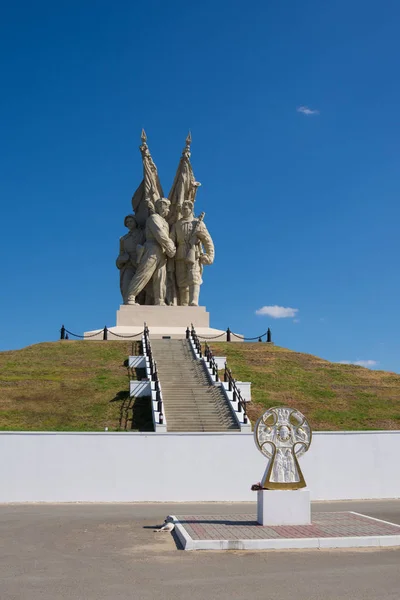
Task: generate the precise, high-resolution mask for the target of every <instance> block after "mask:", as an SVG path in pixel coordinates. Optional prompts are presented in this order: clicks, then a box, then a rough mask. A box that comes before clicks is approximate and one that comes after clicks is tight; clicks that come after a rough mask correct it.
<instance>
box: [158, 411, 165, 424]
mask: <svg viewBox="0 0 400 600" xmlns="http://www.w3.org/2000/svg"><path fill="white" fill-rule="evenodd" d="M158 423H159V425H162V424H163V423H164V419H163V414H162V412H160V416H159V417H158Z"/></svg>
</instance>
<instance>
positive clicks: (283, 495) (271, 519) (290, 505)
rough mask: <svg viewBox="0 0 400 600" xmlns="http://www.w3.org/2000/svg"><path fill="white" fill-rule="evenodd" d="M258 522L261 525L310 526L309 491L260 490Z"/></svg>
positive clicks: (258, 495) (258, 496) (258, 493)
mask: <svg viewBox="0 0 400 600" xmlns="http://www.w3.org/2000/svg"><path fill="white" fill-rule="evenodd" d="M257 521H258V523H260V525H310V523H311V504H310V492H309V491H308V490H259V491H258V492H257Z"/></svg>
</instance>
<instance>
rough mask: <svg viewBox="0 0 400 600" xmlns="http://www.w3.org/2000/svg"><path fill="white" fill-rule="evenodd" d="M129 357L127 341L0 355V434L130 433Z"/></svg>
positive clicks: (69, 344) (82, 343)
mask: <svg viewBox="0 0 400 600" xmlns="http://www.w3.org/2000/svg"><path fill="white" fill-rule="evenodd" d="M136 351H137V350H136ZM131 353H132V343H131V342H119V341H118V342H114V341H110V342H97V341H92V342H88V341H72V340H71V341H63V342H51V343H43V344H36V345H34V346H28V347H27V348H23V349H22V350H15V351H10V352H1V353H0V429H1V430H3V431H7V430H8V431H10V430H24V431H49V430H51V431H102V430H104V428H105V427H108V428H109V430H110V431H118V430H125V429H128V430H129V429H131V428H132V409H133V404H134V401H133V400H132V399H130V398H129V393H128V390H129V376H128V370H127V368H126V364H124V363H125V361H126V359H127V357H128V355H129V354H131ZM140 424H141V422H140V420H139V427H140ZM145 428H146V427H145ZM147 430H148V427H147Z"/></svg>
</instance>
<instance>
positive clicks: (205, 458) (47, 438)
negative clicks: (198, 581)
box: [0, 431, 400, 502]
mask: <svg viewBox="0 0 400 600" xmlns="http://www.w3.org/2000/svg"><path fill="white" fill-rule="evenodd" d="M0 453H1V463H0V502H143V501H161V502H164V501H206V500H214V501H245V500H250V501H251V500H253V501H254V502H256V492H251V491H250V486H251V485H252V484H253V483H256V482H258V481H260V480H261V478H262V475H263V472H264V469H265V467H266V460H265V459H264V458H263V457H262V455H261V454H260V452H258V450H257V449H256V447H255V445H254V441H253V436H252V434H237V433H236V434H235V433H228V434H222V433H221V434H219V433H218V434H211V433H210V434H204V433H202V434H196V433H194V434H191V433H184V434H175V433H166V434H151V433H149V434H147V433H146V434H145V433H110V432H109V433H17V432H15V433H14V432H12V433H8V432H2V433H0ZM399 455H400V431H385V432H362V433H355V432H332V433H315V434H314V435H313V440H312V444H311V448H310V450H309V452H308V453H307V454H306V455H305V456H304V457H302V458H301V459H300V466H301V468H302V470H303V473H304V476H305V479H306V481H307V484H308V487H309V489H310V491H311V498H312V499H313V500H336V499H357V498H358V499H360V498H399V497H400V461H399V458H398V457H399Z"/></svg>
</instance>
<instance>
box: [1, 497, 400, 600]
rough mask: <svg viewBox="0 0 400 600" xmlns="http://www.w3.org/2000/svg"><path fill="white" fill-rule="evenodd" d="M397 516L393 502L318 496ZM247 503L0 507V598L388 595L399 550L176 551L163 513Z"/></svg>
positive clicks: (391, 598) (326, 507) (197, 599)
mask: <svg viewBox="0 0 400 600" xmlns="http://www.w3.org/2000/svg"><path fill="white" fill-rule="evenodd" d="M313 510H314V511H324V512H325V511H330V510H333V511H336V510H354V511H356V512H360V513H363V514H366V515H369V516H372V517H376V518H379V519H383V520H387V521H391V522H393V523H398V524H400V500H382V501H364V502H359V501H354V502H335V503H327V502H320V503H315V504H313ZM250 511H254V512H255V503H254V504H249V503H224V504H220V503H201V504H194V503H190V504H164V503H163V504H148V503H147V504H57V505H48V504H24V505H21V504H20V505H2V506H0V599H1V600H17V599H18V600H39V599H40V600H58V599H60V600H64V599H65V600H66V599H68V600H70V599H71V600H72V599H73V600H125V599H128V598H129V599H132V598H133V599H135V600H142V599H143V600H150V599H151V600H159V599H160V600H161V599H163V600H165V599H174V600H181V599H182V600H183V599H184V600H187V599H189V600H204V599H206V598H207V599H208V598H218V599H220V600H225V599H228V598H229V599H230V600H236V599H247V598H248V599H251V600H288V599H289V598H290V599H291V600H293V599H296V600H303V599H304V600H306V599H307V600H342V599H346V600H376V599H377V598H379V600H398V599H399V598H400V548H399V549H359V550H350V549H349V550H347V549H341V550H307V551H304V550H292V551H258V552H253V551H242V552H240V551H226V552H218V551H214V552H209V551H202V552H184V551H182V550H181V549H179V545H178V542H177V540H176V538H175V536H174V535H171V534H170V533H154V532H153V529H154V528H155V527H156V526H159V525H160V524H161V523H162V521H163V518H164V517H165V516H166V515H168V514H176V513H179V514H181V515H182V514H203V515H207V514H209V515H210V514H214V515H215V514H225V515H229V514H235V513H248V512H250Z"/></svg>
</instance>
